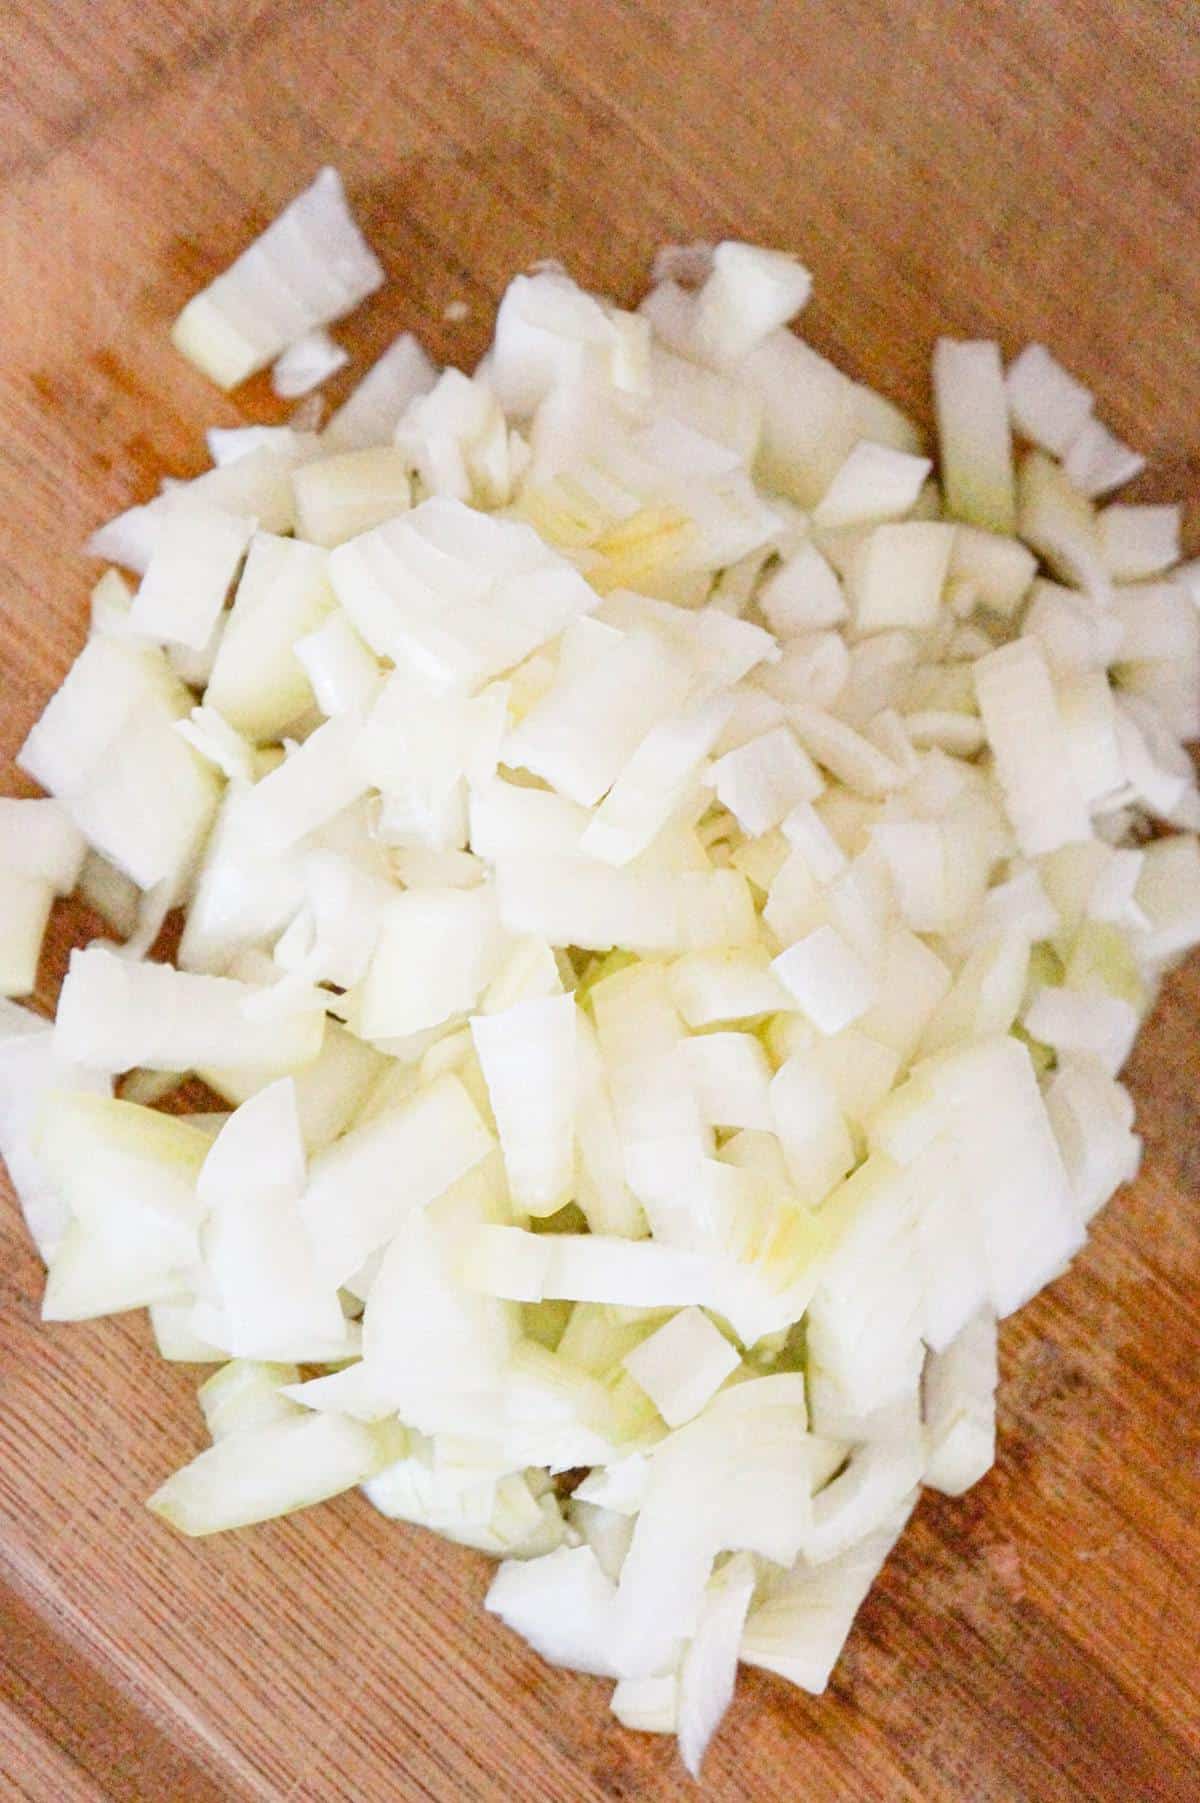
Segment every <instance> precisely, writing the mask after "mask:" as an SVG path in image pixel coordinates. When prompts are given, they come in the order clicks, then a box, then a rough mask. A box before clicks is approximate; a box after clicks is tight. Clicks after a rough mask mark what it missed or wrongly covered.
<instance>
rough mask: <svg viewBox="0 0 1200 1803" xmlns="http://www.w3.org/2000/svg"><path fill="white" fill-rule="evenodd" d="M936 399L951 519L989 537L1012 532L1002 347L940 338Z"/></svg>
mask: <svg viewBox="0 0 1200 1803" xmlns="http://www.w3.org/2000/svg"><path fill="white" fill-rule="evenodd" d="M1010 379H1011V378H1010ZM933 398H934V402H935V405H936V407H937V420H938V448H939V450H940V451H941V455H942V468H941V474H942V488H943V490H944V493H945V497H946V512H947V514H948V515H949V517H950V518H951V519H955V520H965V521H966V522H967V524H968V525H971V526H983V527H986V528H987V530H988V531H990V532H1011V531H1012V530H1013V527H1014V525H1015V523H1016V494H1015V491H1014V485H1013V456H1012V434H1011V431H1010V429H1009V423H1008V408H1009V399H1011V388H1010V397H1009V399H1006V396H1005V383H1004V366H1003V364H1002V363H1001V361H1000V347H999V345H998V344H992V343H988V342H986V341H978V342H976V343H973V344H963V343H959V342H956V341H955V340H954V339H952V338H939V339H938V341H937V345H936V346H935V348H934V353H933Z"/></svg>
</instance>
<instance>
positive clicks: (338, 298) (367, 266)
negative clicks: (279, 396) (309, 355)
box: [171, 169, 384, 393]
mask: <svg viewBox="0 0 1200 1803" xmlns="http://www.w3.org/2000/svg"><path fill="white" fill-rule="evenodd" d="M383 279H384V274H383V268H382V266H381V265H380V263H379V261H378V259H377V258H376V257H375V256H374V254H373V253H372V252H371V250H370V249H369V247H368V245H367V243H366V240H365V239H364V238H363V236H362V233H361V232H360V231H359V229H358V227H357V225H356V224H355V222H354V219H353V217H352V215H351V213H350V210H349V207H348V206H347V204H346V197H345V194H344V191H343V189H342V183H341V179H340V177H339V176H338V174H337V171H336V170H334V169H322V170H321V172H320V173H319V175H318V176H317V178H316V180H315V181H314V182H313V183H312V185H311V186H310V187H308V188H305V189H304V191H303V193H301V194H299V195H297V197H296V199H295V200H293V201H292V202H291V204H290V205H289V206H287V207H285V208H284V210H283V212H282V213H281V214H280V215H279V217H278V218H277V219H276V220H274V221H273V222H272V224H271V225H269V226H268V227H267V229H266V231H265V232H263V233H262V235H261V236H260V237H258V238H256V239H255V241H254V243H253V244H252V245H251V246H250V247H249V249H248V250H245V251H243V252H242V254H241V256H240V257H239V258H238V259H237V261H236V262H235V263H233V264H232V265H231V266H230V268H229V269H227V270H225V271H224V273H223V274H221V275H219V276H217V278H216V279H215V281H213V282H211V283H210V284H209V286H208V287H207V288H205V289H203V290H202V291H201V293H199V294H197V295H194V296H193V298H192V299H191V300H190V301H189V302H188V304H187V306H186V307H185V308H184V309H183V312H182V313H181V314H180V315H179V318H178V319H177V320H176V321H175V325H174V327H173V329H172V333H171V336H172V338H173V340H174V343H175V346H176V348H177V349H178V350H180V351H182V352H183V354H184V356H185V357H187V358H189V360H190V361H191V362H193V363H195V364H196V366H197V367H198V368H199V369H202V370H203V371H204V373H205V375H207V376H211V378H212V380H213V381H214V382H216V383H217V384H218V386H219V387H221V388H234V387H236V385H237V384H238V383H239V382H243V381H245V379H246V377H247V376H251V375H253V374H254V372H255V370H259V369H264V368H265V367H266V365H267V364H268V363H270V362H271V361H272V359H273V358H275V357H277V356H278V355H279V353H280V352H281V351H283V350H285V349H286V348H287V347H288V346H289V345H292V344H295V343H297V341H298V340H300V339H302V338H304V337H306V336H307V335H308V334H309V333H310V332H312V331H314V330H315V329H316V328H317V327H319V326H323V325H328V324H330V323H331V322H332V321H333V320H335V319H341V318H342V317H343V315H345V314H346V313H349V312H351V311H352V310H353V309H354V308H355V307H356V306H357V305H358V303H359V301H361V300H364V299H365V298H366V296H367V295H368V294H372V293H373V292H374V291H375V289H376V288H378V287H379V286H380V285H381V284H382V282H383ZM296 392H298V393H299V392H303V391H302V390H297V391H296Z"/></svg>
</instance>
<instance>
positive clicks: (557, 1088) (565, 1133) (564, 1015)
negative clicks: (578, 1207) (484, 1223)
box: [471, 995, 578, 1215]
mask: <svg viewBox="0 0 1200 1803" xmlns="http://www.w3.org/2000/svg"><path fill="white" fill-rule="evenodd" d="M575 1014H576V1010H575V998H574V996H570V995H551V996H547V997H545V999H542V1000H536V1001H528V1002H518V1003H517V1004H516V1006H515V1007H512V1008H505V1009H504V1010H503V1011H502V1012H500V1013H497V1014H487V1015H478V1014H477V1015H475V1016H474V1017H473V1018H472V1021H471V1037H472V1039H473V1040H474V1042H475V1051H476V1055H477V1056H478V1058H479V1062H480V1065H481V1066H482V1068H483V1076H484V1081H485V1082H486V1084H487V1086H488V1096H489V1098H490V1100H491V1104H492V1112H493V1113H494V1114H495V1116H496V1125H497V1129H498V1131H499V1134H500V1146H501V1149H502V1151H503V1153H504V1164H505V1169H506V1170H507V1172H508V1182H509V1189H510V1190H511V1193H512V1199H513V1203H514V1205H515V1206H516V1207H517V1208H518V1209H521V1210H522V1211H524V1212H525V1213H526V1214H532V1215H551V1214H554V1213H556V1211H557V1210H558V1209H559V1208H561V1207H562V1206H563V1204H564V1203H565V1202H566V1201H568V1200H569V1199H570V1193H571V1184H572V1177H573V1175H574V1160H575V1113H576V1106H577V1093H578V1078H577V1075H576V1062H575Z"/></svg>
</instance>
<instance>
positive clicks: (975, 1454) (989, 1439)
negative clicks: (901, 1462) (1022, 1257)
mask: <svg viewBox="0 0 1200 1803" xmlns="http://www.w3.org/2000/svg"><path fill="white" fill-rule="evenodd" d="M998 1378H999V1371H998V1368H997V1364H996V1317H995V1316H994V1315H992V1314H990V1313H988V1312H987V1311H986V1310H985V1311H983V1312H982V1313H980V1314H978V1315H976V1316H975V1317H974V1319H973V1320H971V1321H968V1323H967V1325H966V1326H965V1327H964V1328H963V1329H962V1331H961V1332H960V1333H958V1334H956V1335H955V1337H954V1339H953V1340H952V1341H951V1342H950V1344H949V1345H948V1346H947V1347H946V1348H945V1349H944V1350H943V1351H942V1352H935V1353H932V1354H931V1355H930V1358H929V1361H928V1363H927V1364H926V1367H925V1380H924V1385H925V1443H926V1463H925V1482H926V1483H927V1484H930V1485H931V1486H932V1487H933V1489H935V1490H940V1491H942V1493H943V1494H944V1495H946V1496H961V1495H962V1494H963V1493H964V1491H966V1490H969V1489H970V1488H971V1485H972V1484H977V1483H978V1482H979V1480H980V1478H981V1477H983V1476H984V1475H985V1474H986V1473H987V1472H989V1471H990V1470H991V1468H992V1465H993V1463H994V1462H995V1457H996V1384H997V1381H998Z"/></svg>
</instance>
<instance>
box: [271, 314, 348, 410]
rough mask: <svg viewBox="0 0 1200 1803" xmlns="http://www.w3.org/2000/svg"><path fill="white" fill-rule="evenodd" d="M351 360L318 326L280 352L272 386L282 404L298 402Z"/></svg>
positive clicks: (272, 373)
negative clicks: (283, 402) (284, 402)
mask: <svg viewBox="0 0 1200 1803" xmlns="http://www.w3.org/2000/svg"><path fill="white" fill-rule="evenodd" d="M349 361H350V353H349V351H347V350H345V349H343V347H342V346H341V345H340V344H339V343H338V342H337V340H336V339H334V338H331V337H330V336H329V333H328V332H326V331H325V330H324V329H323V328H322V327H320V326H318V327H317V328H316V330H315V331H312V332H306V333H305V334H304V336H303V338H297V339H295V340H294V342H293V343H291V344H289V345H288V347H287V349H286V350H284V351H281V352H280V354H279V356H278V357H276V359H275V361H274V363H273V364H272V366H271V387H272V388H273V389H274V391H275V393H276V394H277V395H278V396H279V398H280V400H281V401H298V400H299V399H300V398H301V396H302V395H306V394H311V393H312V391H313V389H314V388H319V387H320V386H321V384H322V382H327V381H328V380H329V378H330V376H332V375H336V374H337V372H338V370H339V369H345V367H346V365H347V363H349Z"/></svg>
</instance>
